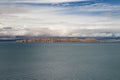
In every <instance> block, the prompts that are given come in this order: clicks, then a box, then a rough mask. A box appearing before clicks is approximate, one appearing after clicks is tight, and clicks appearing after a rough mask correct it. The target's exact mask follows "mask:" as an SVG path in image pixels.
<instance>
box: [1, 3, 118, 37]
mask: <svg viewBox="0 0 120 80" xmlns="http://www.w3.org/2000/svg"><path fill="white" fill-rule="evenodd" d="M102 5H103V4H93V5H87V6H79V7H74V8H71V7H69V8H68V7H67V8H66V7H43V6H42V7H41V6H40V7H39V6H37V7H34V6H25V5H24V6H23V5H17V4H16V5H2V6H0V36H18V35H19V36H21V35H22V36H94V37H95V36H109V37H110V36H120V27H119V26H120V24H119V22H120V19H119V18H117V17H114V16H112V17H111V16H94V15H92V16H90V15H83V14H79V15H76V14H70V12H74V11H80V12H82V11H86V12H87V13H88V14H89V12H90V11H106V10H111V11H113V10H119V9H118V8H119V6H112V5H106V4H104V6H102Z"/></svg>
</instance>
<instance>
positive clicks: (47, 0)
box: [0, 0, 88, 3]
mask: <svg viewBox="0 0 120 80" xmlns="http://www.w3.org/2000/svg"><path fill="white" fill-rule="evenodd" d="M75 1H88V0H1V1H0V2H30V3H36V2H37V3H38V2H39V3H61V2H75Z"/></svg>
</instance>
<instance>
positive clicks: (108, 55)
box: [0, 42, 120, 80]
mask: <svg viewBox="0 0 120 80" xmlns="http://www.w3.org/2000/svg"><path fill="white" fill-rule="evenodd" d="M119 61H120V43H16V42H0V80H120V62H119Z"/></svg>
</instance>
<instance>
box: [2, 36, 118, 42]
mask: <svg viewBox="0 0 120 80" xmlns="http://www.w3.org/2000/svg"><path fill="white" fill-rule="evenodd" d="M40 38H58V39H59V38H78V39H86V38H95V39H96V40H101V41H109V42H111V41H114V42H115V41H120V37H58V36H54V37H53V36H51V37H50V36H49V37H47V36H39V37H30V36H15V37H12V36H0V41H16V40H28V39H29V40H30V39H40Z"/></svg>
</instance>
